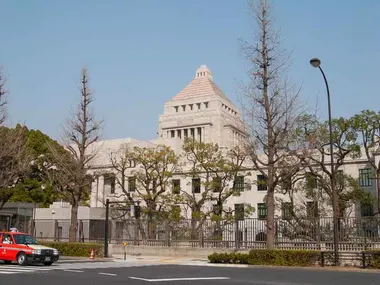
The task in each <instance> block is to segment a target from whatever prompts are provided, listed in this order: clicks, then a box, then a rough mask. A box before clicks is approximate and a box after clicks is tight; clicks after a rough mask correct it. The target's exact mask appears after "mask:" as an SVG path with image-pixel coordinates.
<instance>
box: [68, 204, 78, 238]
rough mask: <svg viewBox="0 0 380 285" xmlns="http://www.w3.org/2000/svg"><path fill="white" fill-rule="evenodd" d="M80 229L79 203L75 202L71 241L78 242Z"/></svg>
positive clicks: (72, 214)
mask: <svg viewBox="0 0 380 285" xmlns="http://www.w3.org/2000/svg"><path fill="white" fill-rule="evenodd" d="M77 231H78V205H77V203H73V205H72V207H71V222H70V231H69V242H76V240H77Z"/></svg>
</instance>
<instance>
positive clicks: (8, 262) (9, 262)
mask: <svg viewBox="0 0 380 285" xmlns="http://www.w3.org/2000/svg"><path fill="white" fill-rule="evenodd" d="M4 263H5V264H11V263H12V261H9V260H4Z"/></svg>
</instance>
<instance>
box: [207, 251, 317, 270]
mask: <svg viewBox="0 0 380 285" xmlns="http://www.w3.org/2000/svg"><path fill="white" fill-rule="evenodd" d="M208 259H209V261H210V262H211V263H232V264H250V265H275V266H298V267H306V266H315V265H316V263H317V262H318V261H319V259H320V252H319V251H313V250H277V249H273V250H269V249H258V250H257V249H255V250H251V251H249V253H213V254H211V255H209V256H208Z"/></svg>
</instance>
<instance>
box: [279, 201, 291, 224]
mask: <svg viewBox="0 0 380 285" xmlns="http://www.w3.org/2000/svg"><path fill="white" fill-rule="evenodd" d="M292 210H293V206H292V203H291V202H284V203H282V218H283V219H284V220H289V219H291V218H292V212H293V211H292Z"/></svg>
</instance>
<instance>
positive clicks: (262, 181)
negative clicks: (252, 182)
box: [257, 175, 268, 191]
mask: <svg viewBox="0 0 380 285" xmlns="http://www.w3.org/2000/svg"><path fill="white" fill-rule="evenodd" d="M267 189H268V188H267V179H266V177H265V176H264V175H257V191H267Z"/></svg>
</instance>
